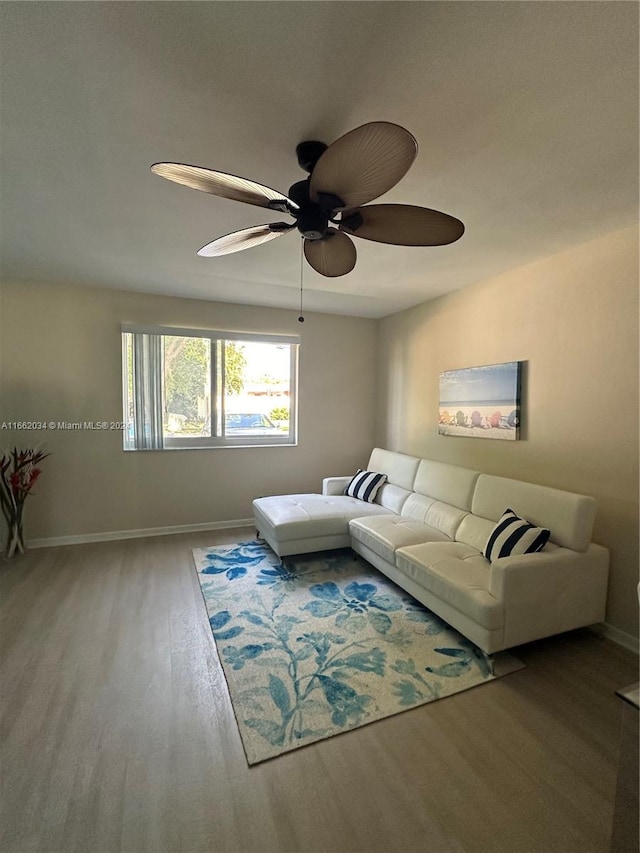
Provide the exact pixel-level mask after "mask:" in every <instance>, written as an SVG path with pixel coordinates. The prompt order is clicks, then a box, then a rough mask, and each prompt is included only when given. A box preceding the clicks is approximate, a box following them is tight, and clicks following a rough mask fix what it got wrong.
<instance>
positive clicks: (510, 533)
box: [484, 509, 551, 560]
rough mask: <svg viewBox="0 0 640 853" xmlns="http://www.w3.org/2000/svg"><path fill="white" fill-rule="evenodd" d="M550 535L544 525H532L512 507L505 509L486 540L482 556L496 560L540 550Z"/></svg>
mask: <svg viewBox="0 0 640 853" xmlns="http://www.w3.org/2000/svg"><path fill="white" fill-rule="evenodd" d="M550 535H551V534H550V531H549V530H546V529H545V528H544V527H534V526H533V524H530V523H529V522H528V521H525V519H524V518H520V516H519V515H516V513H515V512H514V511H513V510H512V509H506V510H505V511H504V515H503V516H502V518H501V519H500V521H499V522H498V523H497V524H496V526H495V527H494V528H493V531H492V533H491V536H489V539H488V540H487V544H486V545H485V548H484V556H485V557H486V558H487V560H497V559H498V558H499V557H511V556H514V555H516V554H534V553H535V552H536V551H542V549H543V548H544V546H545V545H546V544H547V542H548V541H549V536H550Z"/></svg>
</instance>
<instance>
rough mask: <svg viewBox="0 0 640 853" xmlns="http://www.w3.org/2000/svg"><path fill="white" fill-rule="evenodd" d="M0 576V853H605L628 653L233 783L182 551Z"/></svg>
mask: <svg viewBox="0 0 640 853" xmlns="http://www.w3.org/2000/svg"><path fill="white" fill-rule="evenodd" d="M252 538H253V530H252V529H246V528H245V529H239V530H231V531H229V530H227V531H216V532H202V533H195V534H182V535H178V536H163V537H155V538H150V539H146V540H142V539H140V540H126V541H122V542H107V543H96V544H90V545H78V546H69V547H63V548H57V549H53V548H51V549H42V550H38V551H32V552H30V553H27V554H26V555H25V556H24V557H22V558H20V559H18V560H15V561H11V562H8V563H3V564H2V565H0V639H1V644H0V683H1V685H2V690H1V692H0V693H1V695H0V702H1V714H0V737H1V741H2V767H1V770H2V776H1V784H2V797H1V803H0V809H1V811H0V827H1V830H0V832H1V835H0V850H1V851H4V853H30V851H42V853H67V852H68V851H78V853H80V852H81V853H94V851H95V853H204V851H207V853H211V852H212V851H213V853H298V851H305V853H361V851H362V852H363V853H364V851H367V853H392V852H393V851H403V853H405V852H406V853H411V851H426V850H428V851H430V853H483V851H486V853H553V851H558V853H572V851H576V853H577V851H581V853H583V851H587V853H605V851H608V846H609V838H610V832H611V819H612V813H613V803H614V797H615V783H616V772H617V763H618V748H619V734H620V720H621V708H620V706H619V700H617V699H616V697H615V690H616V689H617V688H619V687H621V686H624V685H625V684H628V683H630V682H632V681H634V680H636V679H637V672H638V661H637V657H636V656H635V655H633V654H632V653H630V652H628V651H626V650H625V649H622V648H620V647H618V646H615V645H614V644H612V643H611V642H609V641H607V640H604V639H602V638H600V637H598V636H597V635H595V634H594V633H592V632H590V631H588V630H584V631H575V632H572V633H570V634H567V635H563V636H561V637H555V638H550V639H548V640H544V641H541V642H539V643H532V644H530V645H528V646H525V647H522V648H520V649H518V650H517V651H516V654H517V655H518V656H519V657H520V658H521V659H522V660H523V661H524V662H525V663H526V664H527V668H526V669H524V670H521V671H519V672H515V673H513V674H511V675H509V676H507V677H505V678H502V679H499V680H497V681H495V682H492V683H490V684H486V685H483V686H481V687H479V688H476V689H473V690H469V691H467V692H466V693H461V694H457V695H455V696H452V697H449V698H447V699H444V700H442V701H440V702H434V703H432V704H430V705H425V706H421V707H419V708H415V709H413V710H410V711H407V712H405V713H403V714H399V715H396V716H395V717H390V718H388V719H385V720H381V721H378V722H376V723H373V724H370V725H368V726H364V727H362V728H360V729H357V730H355V731H352V732H349V733H346V734H343V735H339V736H337V737H334V738H331V739H329V740H326V741H321V742H319V743H316V744H312V745H311V746H307V747H305V748H303V749H300V750H296V751H294V752H292V753H288V754H285V755H282V756H280V757H279V758H276V759H272V760H271V761H267V762H265V763H263V764H260V765H257V766H255V767H252V768H249V767H248V766H247V763H246V759H245V756H244V751H243V748H242V742H241V740H240V736H239V733H238V728H237V725H236V721H235V717H234V713H233V708H232V706H231V702H230V699H229V693H228V690H227V684H226V681H225V678H224V674H223V672H222V669H221V667H220V663H219V660H218V655H217V651H216V648H215V644H214V642H213V639H212V636H211V631H210V628H209V624H208V620H207V615H206V610H205V607H204V602H203V599H202V595H201V592H200V587H199V584H198V581H197V578H196V575H195V571H194V567H193V561H192V556H191V550H192V549H193V548H195V547H206V546H208V545H213V544H221V543H231V542H235V541H240V540H244V541H247V540H250V539H252Z"/></svg>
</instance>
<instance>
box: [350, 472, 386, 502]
mask: <svg viewBox="0 0 640 853" xmlns="http://www.w3.org/2000/svg"><path fill="white" fill-rule="evenodd" d="M386 479H387V475H386V474H376V473H375V472H374V471H363V470H362V468H358V470H357V471H356V473H355V475H354V477H353V478H352V480H351V482H350V483H349V485H348V486H347V488H346V489H345V490H344V493H345V495H349V497H352V498H358V500H359V501H366V502H367V503H370V504H372V503H373V502H374V500H375V497H376V495H377V494H378V489H379V488H380V486H382V485H383V483H384V482H385V481H386Z"/></svg>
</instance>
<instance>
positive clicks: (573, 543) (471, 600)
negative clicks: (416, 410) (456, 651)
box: [253, 448, 609, 654]
mask: <svg viewBox="0 0 640 853" xmlns="http://www.w3.org/2000/svg"><path fill="white" fill-rule="evenodd" d="M367 470H369V471H376V472H380V473H383V474H386V476H387V481H386V483H385V485H383V486H382V488H380V490H379V491H378V493H377V495H376V498H375V502H374V503H366V502H363V501H360V500H357V499H356V498H352V497H348V496H346V495H345V494H344V490H345V487H346V486H347V484H348V483H349V482H350V480H351V476H345V477H328V478H327V479H325V480H324V481H323V490H322V494H321V495H319V494H304V495H282V496H273V497H266V498H258V499H257V500H255V501H254V502H253V506H254V517H255V521H256V527H257V530H258V533H259V534H260V535H262V536H263V537H264V538H265V540H266V541H267V542H268V543H269V545H270V546H271V548H273V550H274V551H275V552H276V553H277V554H278V555H279V556H281V557H282V556H286V555H290V554H300V553H307V552H310V551H322V550H326V549H331V548H343V547H351V548H353V550H354V551H356V552H357V553H359V554H360V555H362V556H363V557H364V558H365V559H366V560H367V561H368V562H369V563H371V564H372V565H373V566H375V567H376V568H377V569H379V570H380V571H381V572H383V573H384V574H385V575H387V576H388V577H389V578H391V580H393V581H395V583H397V584H398V585H399V586H401V587H402V588H403V589H405V590H406V591H407V592H408V593H410V594H411V595H412V596H413V597H414V598H416V599H418V601H421V602H422V603H423V604H424V605H426V607H428V608H429V609H430V610H432V611H433V612H434V613H436V614H438V616H440V617H441V618H442V619H444V620H445V621H446V622H448V623H449V624H450V625H452V626H453V627H454V628H456V629H457V630H458V631H460V633H462V634H463V635H464V636H466V637H468V638H469V639H470V640H471V641H472V642H474V643H475V644H476V645H478V646H479V647H480V648H481V649H483V650H484V651H485V652H487V653H488V654H492V653H494V652H498V651H501V650H503V649H507V648H511V647H513V646H517V645H520V644H522V643H526V642H529V641H531V640H536V639H539V638H541V637H547V636H551V635H553V634H558V633H561V632H563V631H568V630H571V629H573V628H578V627H582V626H585V625H591V624H594V623H597V622H601V621H603V620H604V614H605V604H606V595H607V578H608V567H609V552H608V551H607V549H606V548H603V547H601V546H600V545H595V544H593V543H592V542H591V532H592V527H593V521H594V517H595V512H596V502H595V499H594V498H591V497H586V496H584V495H576V494H572V493H570V492H564V491H559V490H558V489H551V488H547V487H546V486H539V485H534V484H532V483H524V482H521V481H519V480H509V479H505V478H503V477H495V476H492V475H488V474H482V473H480V472H478V471H472V470H469V469H466V468H459V467H457V466H455V465H448V464H444V463H442V462H435V461H432V460H428V459H420V458H417V457H414V456H408V455H406V454H402V453H396V452H393V451H388V450H383V449H380V448H376V449H374V450H373V452H372V454H371V457H370V459H369V463H368V465H367ZM506 509H512V510H514V512H516V513H517V514H518V515H519V516H521V517H522V518H525V519H527V520H528V521H530V522H531V523H532V524H534V525H536V526H538V527H544V528H548V529H549V530H550V531H551V535H550V539H549V542H548V543H547V544H546V545H545V547H544V549H543V550H542V551H540V552H539V553H533V554H523V555H520V556H509V557H501V558H499V559H494V560H493V562H490V561H489V560H487V559H486V558H485V557H484V556H483V551H484V549H485V546H486V543H487V540H488V539H489V536H490V534H491V532H492V531H493V529H494V528H495V526H496V522H497V521H498V520H499V519H500V518H501V516H502V515H503V513H504V512H505V510H506Z"/></svg>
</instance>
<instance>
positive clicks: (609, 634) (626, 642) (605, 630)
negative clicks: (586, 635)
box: [592, 622, 640, 654]
mask: <svg viewBox="0 0 640 853" xmlns="http://www.w3.org/2000/svg"><path fill="white" fill-rule="evenodd" d="M592 630H594V631H595V632H596V633H597V634H600V635H601V636H603V637H606V638H607V639H608V640H612V641H613V642H614V643H617V644H618V645H619V646H624V647H625V649H629V651H631V652H635V653H636V654H640V642H639V641H638V638H637V637H634V636H633V634H627V633H626V631H621V630H620V628H616V627H615V625H610V624H609V623H608V622H601V623H600V624H599V625H594V626H593V628H592Z"/></svg>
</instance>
